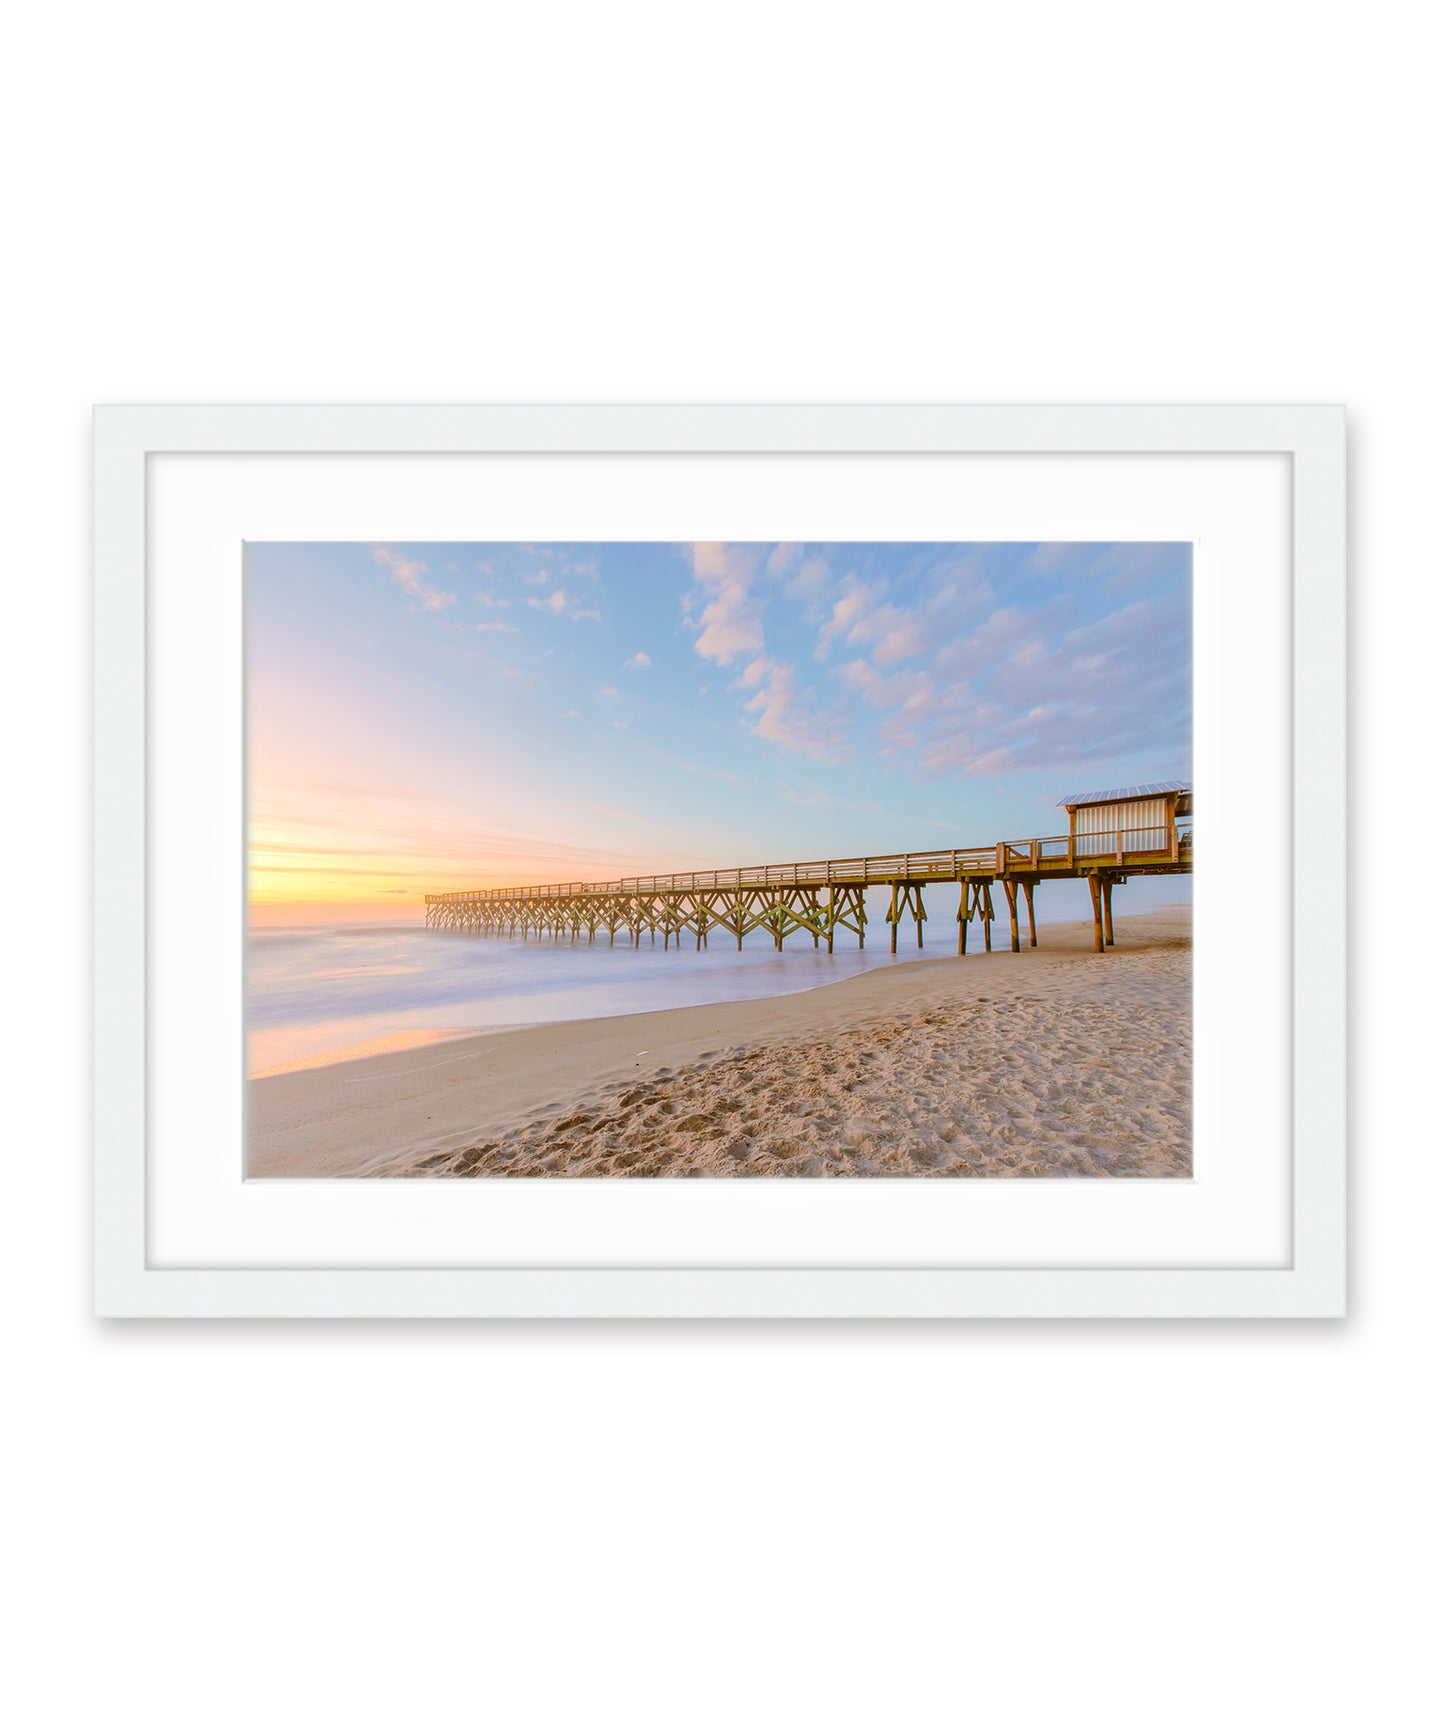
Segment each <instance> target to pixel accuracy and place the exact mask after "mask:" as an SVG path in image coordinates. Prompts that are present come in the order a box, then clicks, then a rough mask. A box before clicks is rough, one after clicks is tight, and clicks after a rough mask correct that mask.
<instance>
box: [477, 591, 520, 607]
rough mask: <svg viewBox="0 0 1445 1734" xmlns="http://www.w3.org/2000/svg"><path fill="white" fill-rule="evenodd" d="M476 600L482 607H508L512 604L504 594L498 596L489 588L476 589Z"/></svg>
mask: <svg viewBox="0 0 1445 1734" xmlns="http://www.w3.org/2000/svg"><path fill="white" fill-rule="evenodd" d="M477 601H478V602H480V603H481V605H482V607H483V608H510V607H511V606H512V605H511V603H510V602H508V600H507V599H506V597H505V596H498V595H496V594H495V593H494V592H493V591H491V590H478V592H477Z"/></svg>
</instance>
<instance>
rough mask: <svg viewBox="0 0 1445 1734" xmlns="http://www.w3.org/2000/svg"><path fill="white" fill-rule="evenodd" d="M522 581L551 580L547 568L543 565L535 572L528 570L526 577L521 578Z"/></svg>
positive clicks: (546, 581)
mask: <svg viewBox="0 0 1445 1734" xmlns="http://www.w3.org/2000/svg"><path fill="white" fill-rule="evenodd" d="M522 582H523V583H524V584H550V583H551V582H552V575H551V573H550V572H549V571H548V570H547V568H546V567H545V566H543V567H540V568H539V569H538V570H537V571H535V572H529V573H528V574H527V575H526V577H525V578H523V580H522Z"/></svg>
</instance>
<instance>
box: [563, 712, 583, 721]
mask: <svg viewBox="0 0 1445 1734" xmlns="http://www.w3.org/2000/svg"><path fill="white" fill-rule="evenodd" d="M581 714H582V712H581V711H580V710H564V711H563V712H562V721H563V722H568V721H570V720H571V719H572V718H573V717H578V716H581Z"/></svg>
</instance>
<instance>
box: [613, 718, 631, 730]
mask: <svg viewBox="0 0 1445 1734" xmlns="http://www.w3.org/2000/svg"><path fill="white" fill-rule="evenodd" d="M612 726H613V728H615V729H625V728H626V727H627V724H626V723H625V722H622V721H621V720H620V719H619V720H618V721H617V722H615V723H613V725H612Z"/></svg>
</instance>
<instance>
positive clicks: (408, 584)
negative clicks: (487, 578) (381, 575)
mask: <svg viewBox="0 0 1445 1734" xmlns="http://www.w3.org/2000/svg"><path fill="white" fill-rule="evenodd" d="M371 557H372V559H373V560H375V561H376V563H377V564H378V565H379V566H385V567H386V568H387V569H388V571H389V572H390V573H391V575H392V577H393V578H394V579H395V580H396V582H397V583H398V584H400V586H401V587H402V589H403V590H405V592H406V593H407V595H408V596H415V597H416V599H417V601H418V602H420V603H421V605H422V607H423V608H425V609H427V610H429V611H430V612H433V613H434V612H436V611H437V610H438V609H442V608H445V607H446V606H447V605H448V604H449V603H452V602H455V601H456V597H455V596H453V595H452V593H451V592H450V591H449V590H438V589H436V588H435V587H434V586H433V585H431V584H428V583H427V582H426V566H425V564H424V563H423V562H422V561H420V560H408V559H407V558H406V557H405V556H404V555H402V554H393V553H392V552H391V550H390V549H389V548H373V549H372V551H371Z"/></svg>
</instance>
